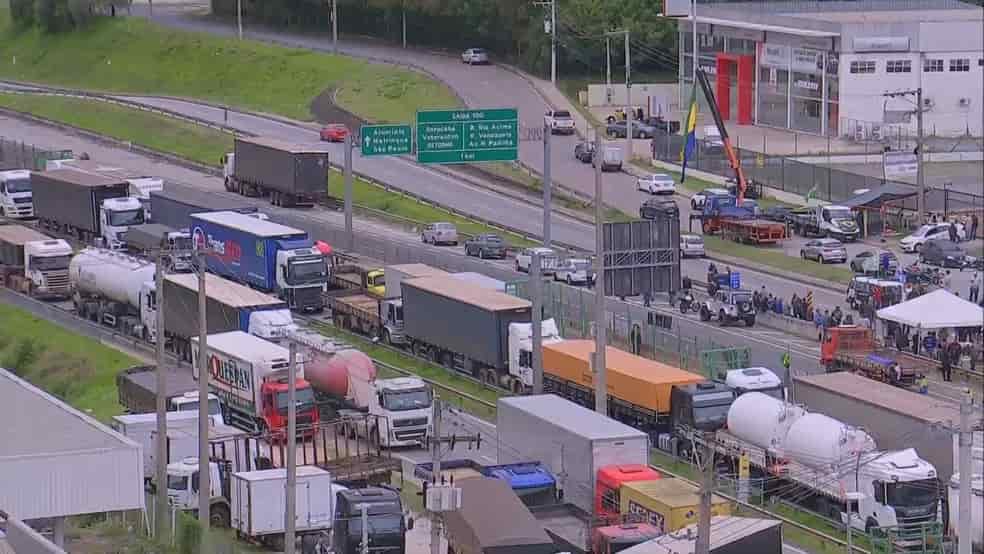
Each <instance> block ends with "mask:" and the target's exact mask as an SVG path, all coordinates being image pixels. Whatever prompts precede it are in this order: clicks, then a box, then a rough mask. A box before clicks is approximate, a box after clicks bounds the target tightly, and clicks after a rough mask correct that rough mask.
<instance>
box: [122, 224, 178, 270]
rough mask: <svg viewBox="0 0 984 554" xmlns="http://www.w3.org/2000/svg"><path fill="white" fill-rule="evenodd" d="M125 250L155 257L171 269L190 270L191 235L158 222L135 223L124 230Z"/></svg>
mask: <svg viewBox="0 0 984 554" xmlns="http://www.w3.org/2000/svg"><path fill="white" fill-rule="evenodd" d="M126 247H127V250H128V251H129V252H130V253H132V254H136V255H138V256H142V257H144V258H150V259H155V260H156V259H157V257H158V255H160V256H161V261H162V262H163V263H164V266H165V267H168V268H170V270H171V271H177V272H185V271H191V269H192V265H191V235H190V234H189V233H188V231H179V230H177V229H175V228H174V227H169V226H167V225H163V224H160V223H145V224H144V225H135V226H133V227H130V229H129V230H128V231H127V232H126Z"/></svg>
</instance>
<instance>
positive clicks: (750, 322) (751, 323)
mask: <svg viewBox="0 0 984 554" xmlns="http://www.w3.org/2000/svg"><path fill="white" fill-rule="evenodd" d="M745 327H755V318H754V317H750V318H748V319H746V320H745Z"/></svg>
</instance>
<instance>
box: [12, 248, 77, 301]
mask: <svg viewBox="0 0 984 554" xmlns="http://www.w3.org/2000/svg"><path fill="white" fill-rule="evenodd" d="M73 254H74V252H73V251H72V247H71V245H69V244H68V242H66V241H64V240H62V239H52V240H39V241H30V242H27V243H25V244H24V277H25V278H27V279H28V280H29V281H30V283H31V294H32V295H34V296H36V297H38V298H68V297H69V296H71V294H72V291H71V283H70V281H69V277H68V264H69V263H70V262H71V261H72V255H73Z"/></svg>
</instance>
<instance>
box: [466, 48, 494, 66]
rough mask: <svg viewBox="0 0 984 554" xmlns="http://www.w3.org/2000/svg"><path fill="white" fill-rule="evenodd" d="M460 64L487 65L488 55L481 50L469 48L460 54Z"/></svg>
mask: <svg viewBox="0 0 984 554" xmlns="http://www.w3.org/2000/svg"><path fill="white" fill-rule="evenodd" d="M461 63H466V64H468V65H475V64H487V63H489V54H488V52H486V51H485V50H483V49H481V48H469V49H468V50H465V51H464V52H462V53H461Z"/></svg>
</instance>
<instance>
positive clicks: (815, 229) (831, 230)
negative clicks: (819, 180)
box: [790, 205, 861, 242]
mask: <svg viewBox="0 0 984 554" xmlns="http://www.w3.org/2000/svg"><path fill="white" fill-rule="evenodd" d="M790 219H791V221H792V224H793V228H794V229H795V231H796V232H797V233H798V234H800V235H802V236H810V235H818V236H821V237H829V238H834V239H839V240H840V241H842V242H853V241H855V240H857V239H858V238H859V237H860V236H861V230H860V229H859V228H858V223H857V221H855V220H854V214H853V213H852V212H851V209H850V208H848V207H846V206H833V205H829V206H813V207H811V208H803V209H800V210H795V211H793V212H792V214H791V215H790Z"/></svg>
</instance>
